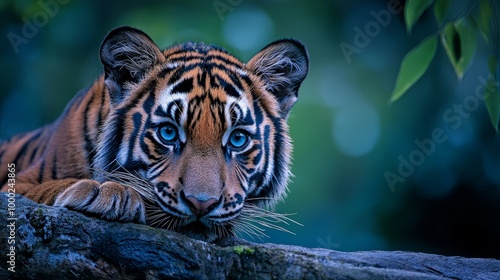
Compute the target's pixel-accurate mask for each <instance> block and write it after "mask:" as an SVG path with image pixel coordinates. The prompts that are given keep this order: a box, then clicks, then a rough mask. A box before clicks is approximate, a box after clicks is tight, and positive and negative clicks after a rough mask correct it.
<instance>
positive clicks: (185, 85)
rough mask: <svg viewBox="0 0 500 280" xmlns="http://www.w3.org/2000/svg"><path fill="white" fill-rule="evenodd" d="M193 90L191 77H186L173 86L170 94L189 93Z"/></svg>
mask: <svg viewBox="0 0 500 280" xmlns="http://www.w3.org/2000/svg"><path fill="white" fill-rule="evenodd" d="M192 90H193V78H187V79H185V80H183V81H182V82H180V83H178V84H177V85H175V86H174V88H173V89H172V91H171V94H175V93H189V92H191V91H192Z"/></svg>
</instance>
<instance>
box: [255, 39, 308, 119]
mask: <svg viewBox="0 0 500 280" xmlns="http://www.w3.org/2000/svg"><path fill="white" fill-rule="evenodd" d="M247 67H248V68H249V69H250V70H252V71H253V72H254V73H255V74H257V75H258V76H260V77H261V79H262V80H263V81H264V83H265V85H266V87H267V90H268V91H269V92H271V93H272V94H273V95H274V96H275V97H276V99H277V100H278V102H279V104H280V111H281V112H280V113H281V115H282V116H283V117H285V118H286V117H287V116H288V113H289V112H290V109H291V108H292V106H293V104H294V103H295V101H297V97H298V92H299V87H300V84H301V83H302V81H304V79H305V78H306V76H307V71H308V69H309V57H308V54H307V50H306V48H305V47H304V45H303V44H302V43H301V42H299V41H297V40H293V39H284V40H278V41H275V42H273V43H271V44H269V45H268V46H266V47H265V48H264V49H262V50H261V51H260V52H258V53H257V54H256V55H255V56H254V57H253V58H252V59H250V61H249V62H248V63H247Z"/></svg>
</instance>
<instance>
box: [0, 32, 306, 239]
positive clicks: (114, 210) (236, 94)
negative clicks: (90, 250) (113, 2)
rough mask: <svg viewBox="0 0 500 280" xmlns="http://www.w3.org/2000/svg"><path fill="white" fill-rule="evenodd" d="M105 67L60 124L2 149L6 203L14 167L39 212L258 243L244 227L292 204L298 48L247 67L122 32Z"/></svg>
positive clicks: (220, 54)
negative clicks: (63, 211)
mask: <svg viewBox="0 0 500 280" xmlns="http://www.w3.org/2000/svg"><path fill="white" fill-rule="evenodd" d="M99 56H100V61H101V63H102V64H103V68H104V70H103V74H101V76H100V77H99V78H97V79H96V80H95V81H94V82H93V84H91V85H90V86H89V87H88V88H86V89H84V90H81V91H80V92H78V93H77V94H76V95H75V96H74V97H73V99H72V100H71V101H70V102H69V103H68V104H67V106H66V107H65V109H64V111H63V113H62V114H61V115H60V116H59V117H58V118H57V119H56V120H55V121H54V122H53V123H51V124H48V125H46V126H43V127H41V128H38V129H36V130H34V131H31V132H27V133H24V134H20V135H15V136H13V137H11V138H10V139H7V140H4V141H2V142H1V143H0V166H1V167H2V168H1V169H0V186H2V189H1V190H2V191H3V192H5V191H6V190H7V189H8V186H7V181H8V175H7V166H8V165H9V166H13V167H14V166H15V169H16V174H15V175H16V177H15V179H16V181H15V182H16V184H15V192H16V193H18V194H21V195H23V196H24V197H26V198H29V199H31V200H33V201H35V202H37V203H41V204H46V205H52V206H58V207H66V208H68V209H71V210H74V211H78V212H81V213H84V214H86V215H89V216H94V217H97V218H99V219H104V220H108V221H118V222H123V223H139V224H146V225H150V226H153V227H157V228H164V229H169V230H173V231H176V232H178V233H181V234H184V235H187V236H190V237H193V238H197V239H201V240H205V241H214V240H217V239H220V238H222V237H225V236H230V235H234V232H235V230H237V229H238V228H240V229H243V230H244V229H245V228H246V229H247V230H248V231H252V230H253V229H254V228H252V227H251V226H249V225H246V226H245V219H248V218H249V215H251V213H263V212H258V210H259V209H270V208H273V206H274V205H275V204H276V202H277V201H282V200H283V199H284V198H285V196H286V194H287V193H288V184H289V181H290V176H291V172H290V165H291V153H292V144H291V138H290V135H289V128H288V124H287V119H288V115H289V112H290V110H291V108H292V106H293V105H294V103H295V102H296V100H297V98H298V91H299V87H300V85H301V84H302V82H303V81H304V79H305V78H306V75H307V72H308V69H309V55H308V52H307V50H306V48H305V46H304V45H303V44H302V43H301V42H300V41H298V40H296V39H280V40H277V41H274V42H272V43H270V44H269V45H267V46H266V47H264V48H263V49H262V50H261V51H259V52H257V53H256V54H255V55H254V56H253V57H252V58H251V59H250V60H249V61H248V62H247V63H243V62H241V61H240V60H239V59H237V58H236V57H235V56H233V55H231V54H230V53H229V52H227V51H226V50H224V49H222V48H220V47H217V46H214V45H209V44H205V43H202V42H186V43H181V44H177V45H173V46H171V47H168V48H166V49H164V50H160V48H159V47H158V46H157V45H156V44H155V43H154V42H153V40H152V39H151V38H150V37H149V36H148V35H147V34H146V33H144V32H143V31H141V30H139V29H136V28H133V27H129V26H122V27H118V28H116V29H113V30H111V31H110V32H109V33H108V34H107V35H106V36H105V38H104V40H103V42H102V43H101V47H100V51H99ZM267 211H268V212H272V209H271V210H267ZM249 213H250V214H249Z"/></svg>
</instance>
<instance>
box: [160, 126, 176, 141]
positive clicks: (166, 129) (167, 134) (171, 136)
mask: <svg viewBox="0 0 500 280" xmlns="http://www.w3.org/2000/svg"><path fill="white" fill-rule="evenodd" d="M158 136H159V137H160V139H161V140H162V141H164V142H174V141H175V140H177V137H178V133H177V128H176V127H175V126H174V125H171V124H167V125H165V126H162V127H161V128H160V129H159V130H158Z"/></svg>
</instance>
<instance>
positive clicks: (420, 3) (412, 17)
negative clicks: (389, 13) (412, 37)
mask: <svg viewBox="0 0 500 280" xmlns="http://www.w3.org/2000/svg"><path fill="white" fill-rule="evenodd" d="M432 2H434V0H408V1H407V2H406V5H405V21H406V29H407V30H408V33H410V32H411V29H412V27H413V25H415V23H416V22H417V21H418V19H419V18H420V16H421V15H422V14H423V13H424V11H425V10H427V8H429V7H430V5H431V4H432Z"/></svg>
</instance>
